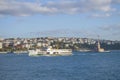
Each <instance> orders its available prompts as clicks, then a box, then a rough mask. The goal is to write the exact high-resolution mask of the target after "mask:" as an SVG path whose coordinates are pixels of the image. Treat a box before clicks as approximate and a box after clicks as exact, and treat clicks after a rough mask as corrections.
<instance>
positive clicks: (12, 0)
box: [0, 0, 120, 40]
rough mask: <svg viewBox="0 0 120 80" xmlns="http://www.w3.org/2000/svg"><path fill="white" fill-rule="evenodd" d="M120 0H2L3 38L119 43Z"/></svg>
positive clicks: (0, 11) (0, 15)
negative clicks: (49, 37) (77, 39)
mask: <svg viewBox="0 0 120 80" xmlns="http://www.w3.org/2000/svg"><path fill="white" fill-rule="evenodd" d="M119 5H120V0H74V1H73V0H0V37H3V38H8V37H32V36H33V37H35V36H37V37H38V36H53V37H54V36H57V37H88V38H97V36H98V35H99V36H100V38H102V39H109V40H120V35H119V34H120V6H119Z"/></svg>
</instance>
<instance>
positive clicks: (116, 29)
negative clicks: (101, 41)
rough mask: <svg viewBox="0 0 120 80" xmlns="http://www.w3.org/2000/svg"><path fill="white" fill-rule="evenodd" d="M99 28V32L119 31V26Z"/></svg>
mask: <svg viewBox="0 0 120 80" xmlns="http://www.w3.org/2000/svg"><path fill="white" fill-rule="evenodd" d="M99 28H100V29H101V30H104V31H119V30H120V24H113V25H105V26H102V27H99ZM119 32H120V31H119Z"/></svg>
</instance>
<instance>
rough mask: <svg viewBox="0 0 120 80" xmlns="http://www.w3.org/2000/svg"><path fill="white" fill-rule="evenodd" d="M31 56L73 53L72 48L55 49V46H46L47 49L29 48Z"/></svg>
mask: <svg viewBox="0 0 120 80" xmlns="http://www.w3.org/2000/svg"><path fill="white" fill-rule="evenodd" d="M28 52H29V56H38V55H41V56H68V55H72V49H53V48H50V47H49V48H46V49H32V50H28Z"/></svg>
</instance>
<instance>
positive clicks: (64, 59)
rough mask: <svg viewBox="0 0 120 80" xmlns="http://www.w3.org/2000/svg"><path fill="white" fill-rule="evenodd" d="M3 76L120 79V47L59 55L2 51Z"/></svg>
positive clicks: (7, 79) (4, 79) (12, 79)
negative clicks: (100, 51) (111, 50)
mask: <svg viewBox="0 0 120 80" xmlns="http://www.w3.org/2000/svg"><path fill="white" fill-rule="evenodd" d="M0 80H120V51H113V52H111V53H79V52H74V55H73V56H56V57H55V56H54V57H46V56H39V57H30V56H28V55H27V54H20V55H17V54H0Z"/></svg>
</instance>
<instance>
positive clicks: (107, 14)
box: [90, 13, 112, 18]
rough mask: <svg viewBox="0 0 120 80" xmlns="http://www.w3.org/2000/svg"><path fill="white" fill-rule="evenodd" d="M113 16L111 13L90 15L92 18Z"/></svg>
mask: <svg viewBox="0 0 120 80" xmlns="http://www.w3.org/2000/svg"><path fill="white" fill-rule="evenodd" d="M111 15H112V14H110V13H99V14H98V13H96V14H92V15H90V17H92V18H104V17H110V16H111Z"/></svg>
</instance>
